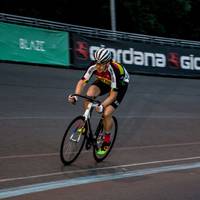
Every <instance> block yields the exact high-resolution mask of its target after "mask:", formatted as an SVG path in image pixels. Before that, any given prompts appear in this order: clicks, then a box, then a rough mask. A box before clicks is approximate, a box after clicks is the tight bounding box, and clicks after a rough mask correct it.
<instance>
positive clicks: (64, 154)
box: [60, 116, 88, 165]
mask: <svg viewBox="0 0 200 200" xmlns="http://www.w3.org/2000/svg"><path fill="white" fill-rule="evenodd" d="M87 130H88V127H87V123H86V122H85V118H84V117H83V116H78V117H76V118H75V119H74V120H72V122H71V123H70V124H69V126H68V128H67V129H66V131H65V134H64V136H63V139H62V143H61V147H60V158H61V161H62V162H63V164H65V165H69V164H71V163H72V162H74V161H75V160H76V159H77V158H78V156H79V154H80V153H81V150H82V148H83V146H84V143H85V139H86V134H87Z"/></svg>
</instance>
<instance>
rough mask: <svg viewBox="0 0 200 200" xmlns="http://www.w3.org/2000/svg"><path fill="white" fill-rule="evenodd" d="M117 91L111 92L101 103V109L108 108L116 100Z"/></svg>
mask: <svg viewBox="0 0 200 200" xmlns="http://www.w3.org/2000/svg"><path fill="white" fill-rule="evenodd" d="M117 93H118V92H117V91H115V90H111V91H110V94H109V96H108V97H107V98H106V99H105V100H104V101H103V102H102V105H103V107H104V108H105V107H107V106H109V105H110V104H111V103H112V102H114V101H115V100H116V98H117Z"/></svg>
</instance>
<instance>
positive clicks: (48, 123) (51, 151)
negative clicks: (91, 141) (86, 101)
mask: <svg viewBox="0 0 200 200" xmlns="http://www.w3.org/2000/svg"><path fill="white" fill-rule="evenodd" d="M82 73H83V71H78V70H71V69H59V68H50V67H40V66H31V65H21V64H5V63H0V199H4V198H6V195H10V196H9V199H15V200H18V199H20V200H25V199H34V200H41V199H48V200H51V199H52V200H53V199H59V200H64V199H65V200H66V199H70V200H73V199H82V200H84V199H87V200H89V199H97V200H98V199H121V200H122V199H123V200H124V199H138V200H139V199H142V200H147V199H148V200H157V199H158V200H163V199H165V200H173V199H174V200H178V199H181V200H186V199H187V200H188V199H190V200H193V199H194V200H197V199H200V190H199V185H200V132H199V124H200V103H199V102H200V90H199V88H200V82H199V80H193V79H178V78H167V77H151V76H139V75H134V76H131V82H130V87H129V89H128V92H127V95H126V98H125V100H124V101H123V102H122V104H121V105H120V107H119V109H118V110H117V111H116V113H115V115H116V117H117V118H118V121H119V134H118V137H117V141H116V143H115V145H114V148H113V151H112V153H111V155H110V156H109V157H108V158H107V159H106V160H105V161H104V162H102V163H98V164H97V163H95V161H94V159H93V157H92V152H91V151H84V152H83V153H82V154H81V155H80V157H79V158H78V160H77V161H76V162H75V163H74V164H72V165H71V166H66V167H64V166H63V165H62V163H61V161H60V159H59V154H58V152H59V148H60V143H61V139H62V136H63V133H64V131H65V129H66V128H67V125H68V123H69V122H70V121H71V120H72V119H73V118H74V117H75V116H77V115H79V114H82V111H83V110H82V108H81V103H79V104H78V105H77V106H72V105H70V104H68V103H67V102H66V100H65V96H66V94H69V93H72V92H73V91H74V87H75V84H76V82H77V81H78V79H79V78H80V76H81V75H82ZM94 117H95V116H94ZM100 177H101V178H102V179H101V180H100ZM82 180H85V181H86V182H87V183H82ZM52 181H54V182H52ZM58 181H62V183H60V182H58ZM70 181H71V182H70ZM44 183H45V184H46V189H45V187H44V185H42V184H44ZM58 183H60V184H61V185H60V187H58V188H57V189H56V186H55V185H56V184H58ZM36 184H37V185H36ZM24 186H27V194H25V192H24V193H23V191H24V190H23V189H24ZM37 188H40V189H41V188H42V189H43V190H41V191H40V192H39V190H38V189H37ZM9 189H10V190H9ZM13 191H16V192H15V193H14V192H13ZM11 192H13V193H11ZM16 194H18V195H16Z"/></svg>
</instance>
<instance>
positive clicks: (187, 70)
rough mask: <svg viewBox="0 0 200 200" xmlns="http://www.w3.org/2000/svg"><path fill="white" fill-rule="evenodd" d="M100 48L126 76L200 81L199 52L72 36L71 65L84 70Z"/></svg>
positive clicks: (184, 48) (177, 47)
mask: <svg viewBox="0 0 200 200" xmlns="http://www.w3.org/2000/svg"><path fill="white" fill-rule="evenodd" d="M99 47H105V48H108V49H109V50H110V51H111V52H112V55H113V59H114V60H115V61H118V62H120V63H122V64H123V65H124V66H125V67H126V68H127V70H128V71H129V72H132V73H134V72H135V73H148V74H160V75H162V74H163V75H181V76H194V77H200V49H197V48H191V47H181V46H178V45H177V46H176V45H175V44H174V45H173V46H172V45H166V44H158V43H153V42H151V43H150V42H149V43H147V42H145V43H144V42H142V41H141V42H137V41H122V40H121V41H120V40H115V39H114V40H105V39H103V40H101V39H97V38H91V37H83V36H81V35H78V34H73V36H72V64H73V66H75V67H76V68H83V67H87V66H88V65H89V63H90V62H91V60H93V59H94V58H93V54H94V52H95V51H96V50H97V49H98V48H99Z"/></svg>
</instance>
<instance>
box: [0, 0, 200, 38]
mask: <svg viewBox="0 0 200 200" xmlns="http://www.w3.org/2000/svg"><path fill="white" fill-rule="evenodd" d="M199 10H200V0H195V1H192V0H134V1H133V0H116V24H117V27H116V28H117V30H118V31H123V32H131V33H139V34H147V35H153V36H162V37H171V38H178V39H186V40H197V41H198V40H199V38H200V23H199V18H200V17H199ZM0 12H2V13H7V14H16V15H21V16H26V17H34V18H39V19H45V20H51V21H57V22H64V23H68V24H74V25H81V26H88V27H94V28H103V29H111V20H110V18H111V17H110V0H93V1H92V0H84V1H82V0H56V1H53V0H52V1H43V2H42V1H39V0H35V1H33V0H28V1H23V0H1V3H0Z"/></svg>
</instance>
